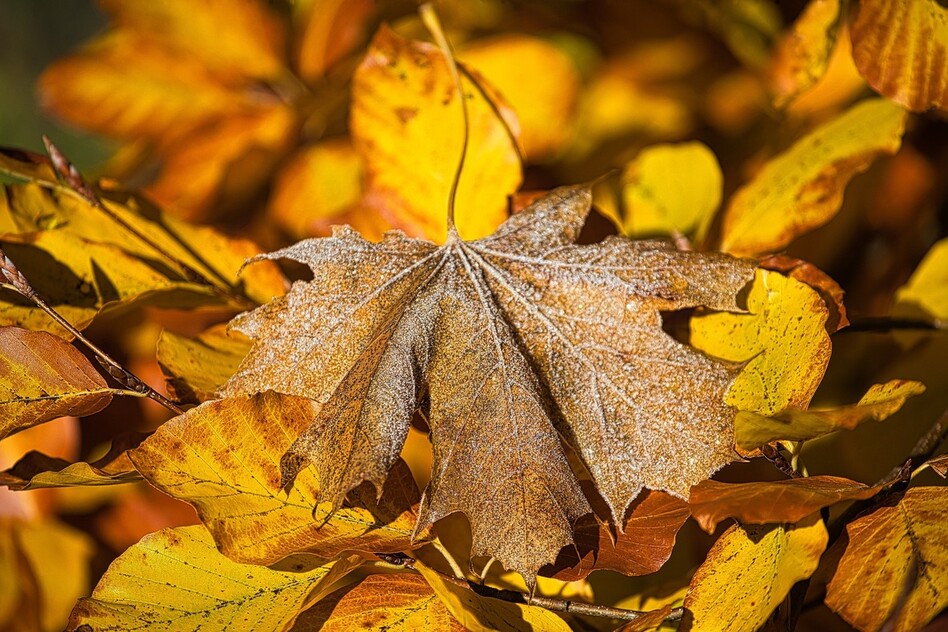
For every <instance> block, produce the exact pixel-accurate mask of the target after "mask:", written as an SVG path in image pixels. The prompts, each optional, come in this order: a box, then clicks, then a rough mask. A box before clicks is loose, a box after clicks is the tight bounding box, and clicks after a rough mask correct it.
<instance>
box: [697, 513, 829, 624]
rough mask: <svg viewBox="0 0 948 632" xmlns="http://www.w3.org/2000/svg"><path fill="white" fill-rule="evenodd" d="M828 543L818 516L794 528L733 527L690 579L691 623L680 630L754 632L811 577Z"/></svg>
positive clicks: (717, 543)
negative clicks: (791, 589)
mask: <svg viewBox="0 0 948 632" xmlns="http://www.w3.org/2000/svg"><path fill="white" fill-rule="evenodd" d="M827 540H828V535H827V532H826V527H825V526H823V522H822V521H821V520H820V519H819V517H818V516H815V517H812V518H809V519H806V520H804V521H803V522H800V523H799V524H796V525H772V526H741V525H734V526H732V527H731V528H730V529H728V530H727V531H725V532H724V533H723V534H722V535H721V537H720V538H718V541H717V542H715V543H714V546H713V547H711V551H710V552H709V553H708V557H707V559H705V561H704V563H703V564H702V565H701V566H700V567H699V568H698V570H697V572H696V573H695V575H694V577H693V578H692V579H691V588H690V590H689V592H688V596H687V597H685V608H687V609H688V610H689V611H690V614H691V618H690V620H689V619H687V618H686V620H685V621H683V623H682V627H681V629H682V630H718V631H719V632H737V631H744V630H746V631H747V632H754V631H755V630H757V629H758V628H760V626H761V625H762V624H763V623H764V622H765V621H766V620H767V619H768V618H769V617H770V613H771V612H773V611H774V609H775V608H776V607H777V606H778V605H779V604H780V602H782V601H783V599H784V597H786V595H787V593H788V592H789V591H790V588H791V587H792V586H793V585H794V584H795V583H796V582H798V581H800V580H801V579H806V578H807V577H809V576H810V575H812V574H813V572H814V571H815V570H816V567H817V565H818V563H819V560H820V556H821V555H822V554H823V550H824V549H825V548H826V543H827Z"/></svg>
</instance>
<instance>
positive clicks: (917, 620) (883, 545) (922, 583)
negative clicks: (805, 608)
mask: <svg viewBox="0 0 948 632" xmlns="http://www.w3.org/2000/svg"><path fill="white" fill-rule="evenodd" d="M846 536H847V540H848V541H844V542H841V543H840V546H845V552H844V553H843V555H842V558H841V559H840V561H839V565H838V566H837V567H836V570H835V572H834V574H833V578H832V579H831V580H830V582H829V584H828V585H827V587H826V605H827V606H829V607H830V608H831V609H832V610H834V611H836V612H837V613H838V614H839V615H840V616H841V617H842V618H843V619H845V620H846V621H847V622H848V623H849V624H850V625H852V626H854V627H856V628H858V629H860V630H878V629H880V628H881V627H882V625H883V624H884V623H886V622H888V621H889V620H890V619H892V622H891V625H892V627H891V629H892V630H894V631H895V632H908V631H909V630H920V629H921V628H923V627H924V626H925V624H926V623H928V622H929V621H930V620H931V619H932V618H933V617H934V616H935V615H937V614H938V613H939V612H941V611H942V610H943V609H944V608H945V607H946V606H948V487H916V488H912V489H909V490H908V491H906V492H905V495H904V496H903V497H902V499H901V500H900V501H899V502H898V503H887V504H886V505H883V506H881V507H878V508H876V509H874V510H872V511H871V512H869V513H867V514H864V515H862V516H861V517H859V518H856V519H855V520H853V521H852V522H850V523H849V524H848V525H846ZM869 586H871V587H872V590H867V587H869Z"/></svg>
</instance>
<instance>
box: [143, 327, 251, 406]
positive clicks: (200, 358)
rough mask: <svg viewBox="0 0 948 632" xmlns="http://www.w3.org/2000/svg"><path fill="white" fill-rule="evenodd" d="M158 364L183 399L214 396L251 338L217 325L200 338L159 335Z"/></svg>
mask: <svg viewBox="0 0 948 632" xmlns="http://www.w3.org/2000/svg"><path fill="white" fill-rule="evenodd" d="M157 345H158V352H157V359H158V364H159V365H160V366H161V370H162V372H163V373H164V374H165V375H166V376H167V378H168V379H167V382H168V389H169V391H171V393H172V394H173V395H174V396H175V397H176V398H177V399H178V400H180V401H188V402H194V403H198V402H203V401H207V400H209V399H214V397H215V394H216V393H217V388H218V387H219V386H220V385H221V384H223V383H224V382H226V381H227V379H228V378H230V376H231V375H233V374H234V372H235V371H236V370H237V367H238V366H239V365H240V361H241V360H243V359H244V356H245V355H247V352H248V351H249V350H250V341H249V340H247V338H246V337H244V336H243V335H241V334H240V333H239V332H236V331H228V330H227V328H226V326H224V325H217V326H215V327H212V328H210V329H208V330H207V331H205V332H204V333H202V334H201V335H200V336H198V337H197V338H188V337H185V336H179V335H177V334H173V333H171V332H170V331H168V330H165V331H162V332H161V335H159V336H158V343H157Z"/></svg>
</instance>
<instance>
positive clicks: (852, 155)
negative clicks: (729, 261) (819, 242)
mask: <svg viewBox="0 0 948 632" xmlns="http://www.w3.org/2000/svg"><path fill="white" fill-rule="evenodd" d="M904 125H905V112H904V111H903V110H902V108H900V107H899V106H897V105H895V104H893V103H892V102H890V101H887V100H885V99H869V100H866V101H862V102H861V103H858V104H857V105H855V106H853V107H852V108H850V109H849V110H847V111H846V112H844V113H843V114H841V115H839V116H838V117H836V118H835V119H833V120H831V121H829V122H828V123H825V124H823V125H821V126H820V127H818V128H817V129H815V130H813V131H812V132H810V133H809V134H808V135H806V136H804V137H803V138H802V139H800V140H798V141H797V142H796V143H794V145H793V146H792V147H790V149H788V150H787V151H785V152H783V153H782V154H779V155H777V156H775V157H774V158H772V159H771V160H769V161H768V162H767V163H766V164H765V165H764V166H763V167H762V168H761V170H760V171H759V172H757V174H756V175H755V176H754V178H753V179H752V180H751V181H750V182H748V183H747V184H745V185H744V186H743V187H741V188H740V189H738V191H737V192H736V193H735V194H734V196H733V197H732V198H731V201H730V204H729V205H728V207H727V210H726V211H725V214H724V224H723V227H722V235H721V249H722V250H725V251H727V252H731V253H734V254H758V253H765V252H772V251H775V250H779V249H781V248H782V247H784V246H786V245H787V244H788V243H790V242H791V241H793V239H794V238H796V237H797V236H799V235H802V234H803V233H805V232H808V231H810V230H812V229H814V228H816V227H818V226H821V225H823V224H825V223H826V222H827V221H829V220H830V219H831V218H832V217H833V215H835V214H836V212H837V211H838V210H839V207H840V204H842V200H843V190H844V189H845V187H846V184H847V183H848V182H849V180H850V179H851V178H852V177H853V176H854V175H856V174H857V173H860V172H862V171H865V170H866V169H867V168H868V167H869V165H870V164H872V162H873V161H874V160H875V159H876V157H877V156H879V155H880V154H883V153H889V154H892V153H895V152H896V150H898V148H899V146H900V145H901V143H902V131H903V128H904Z"/></svg>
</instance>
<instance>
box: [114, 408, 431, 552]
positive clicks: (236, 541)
mask: <svg viewBox="0 0 948 632" xmlns="http://www.w3.org/2000/svg"><path fill="white" fill-rule="evenodd" d="M316 408H318V406H317V407H316ZM313 411H314V405H313V404H312V402H310V401H309V400H306V399H302V398H298V397H289V396H281V395H277V394H275V393H264V394H262V395H256V396H254V397H250V398H246V397H240V398H235V399H224V400H218V401H213V402H208V403H206V404H204V405H202V406H199V407H198V408H194V409H191V410H189V411H188V412H187V413H185V414H184V415H181V416H179V417H177V418H175V419H173V420H171V421H169V422H167V423H165V424H163V425H162V426H161V427H160V428H159V429H158V431H157V432H156V433H155V434H153V435H152V436H151V437H149V438H148V439H147V440H146V441H145V442H144V443H142V445H141V446H140V447H139V448H137V449H136V450H133V451H132V452H130V453H129V456H130V457H131V459H132V462H133V463H135V465H136V467H137V468H138V470H139V471H140V472H141V473H142V475H143V476H144V477H145V478H147V479H148V480H149V481H150V482H151V483H152V484H154V485H156V486H157V487H158V488H159V489H161V490H162V491H164V492H165V493H167V494H170V495H172V496H174V497H175V498H179V499H181V500H185V501H187V502H189V503H191V504H192V505H194V506H195V508H196V509H197V510H198V514H199V515H200V517H201V520H202V521H203V522H204V524H205V526H207V528H208V529H209V530H210V531H211V533H212V534H213V535H214V539H215V541H216V542H217V546H218V547H219V548H220V550H221V551H222V552H223V553H224V554H225V555H227V556H229V557H230V558H232V559H234V560H237V561H241V562H253V563H257V564H269V563H272V562H274V561H276V560H278V559H280V558H282V557H284V556H286V555H289V554H291V553H293V552H296V551H309V552H312V553H315V554H316V555H319V556H321V557H323V558H331V557H335V556H336V555H337V554H338V553H339V552H341V551H345V550H350V549H357V550H363V551H399V550H402V549H406V548H408V547H409V546H410V544H411V535H412V530H413V529H414V526H415V514H414V510H413V509H412V506H413V505H415V504H416V503H417V502H418V490H417V488H416V487H415V483H414V481H413V480H412V478H411V473H410V472H409V471H408V468H407V467H406V466H405V464H404V463H403V462H399V463H398V464H397V465H396V467H395V468H394V469H393V470H392V473H391V475H390V476H389V477H388V479H387V480H386V481H385V482H384V483H383V484H380V485H379V488H380V490H381V491H382V496H381V498H379V499H377V498H376V494H375V491H374V489H372V488H371V486H370V485H369V484H368V483H367V484H365V485H364V486H362V487H359V488H357V489H356V490H354V491H352V492H351V493H350V494H349V495H348V502H347V505H346V506H344V507H342V508H340V509H338V510H337V511H336V512H335V513H333V515H332V519H331V520H330V521H329V522H327V523H326V524H321V521H317V520H315V519H314V516H313V513H314V508H315V507H316V505H317V502H322V501H323V500H324V493H323V492H322V490H321V485H320V484H319V480H320V479H318V478H317V477H316V475H315V472H314V471H313V470H312V468H309V469H305V470H301V471H300V473H299V476H298V477H297V480H296V484H295V485H294V487H293V489H292V490H290V491H289V493H288V494H287V493H284V492H283V491H282V490H281V485H280V468H279V463H280V457H281V456H282V455H283V453H284V452H286V450H287V448H289V446H290V443H291V442H292V440H293V438H294V437H296V436H298V435H299V434H300V433H301V432H302V431H303V430H304V429H305V428H306V426H307V424H308V422H309V420H310V419H312V417H313ZM347 491H348V490H347ZM325 515H326V514H325V512H323V511H321V516H322V517H325Z"/></svg>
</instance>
